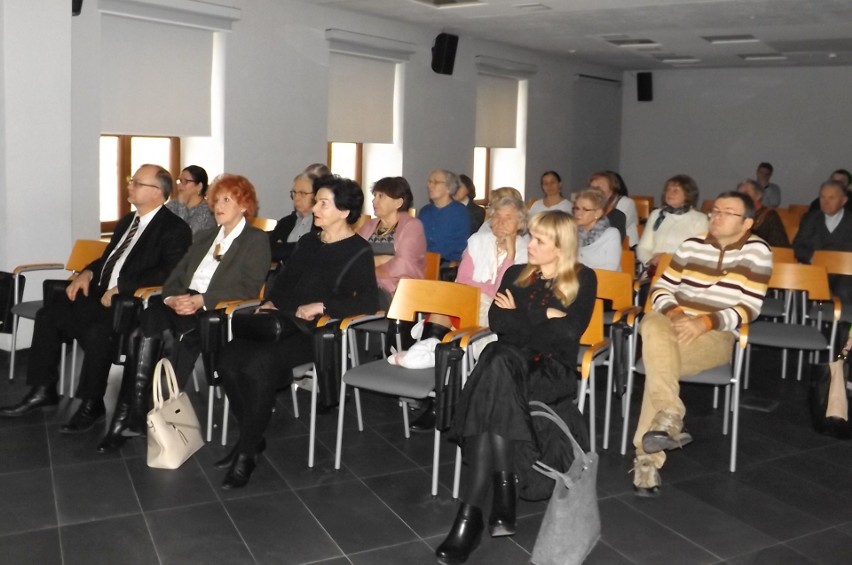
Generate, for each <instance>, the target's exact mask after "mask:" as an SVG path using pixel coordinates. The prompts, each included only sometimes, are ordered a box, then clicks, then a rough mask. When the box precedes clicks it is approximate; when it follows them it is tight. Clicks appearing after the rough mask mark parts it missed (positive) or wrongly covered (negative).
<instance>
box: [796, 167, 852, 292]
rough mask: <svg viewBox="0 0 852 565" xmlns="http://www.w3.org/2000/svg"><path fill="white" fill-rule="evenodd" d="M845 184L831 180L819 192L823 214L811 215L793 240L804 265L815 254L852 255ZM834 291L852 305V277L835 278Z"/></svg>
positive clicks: (850, 216)
mask: <svg viewBox="0 0 852 565" xmlns="http://www.w3.org/2000/svg"><path fill="white" fill-rule="evenodd" d="M847 202H848V197H847V195H846V190H845V189H844V187H843V183H842V182H840V181H836V180H827V181H825V182H824V183H822V186H820V189H819V210H812V211H810V212H808V213H807V214H806V215H805V217H804V218H802V223H801V224H800V225H799V231H798V232H797V233H796V237H795V238H794V239H793V252H794V253H795V254H796V260H797V261H799V262H800V263H810V262H811V258H813V255H814V251H817V250H827V251H852V210H850V209H849V208H848V207H846V204H847ZM829 283H830V284H831V291H832V292H833V293H834V294H836V295H837V296H839V297H840V300H841V301H843V302H844V303H852V277H850V276H848V275H831V276H830V277H829Z"/></svg>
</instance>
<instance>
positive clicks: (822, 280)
mask: <svg viewBox="0 0 852 565" xmlns="http://www.w3.org/2000/svg"><path fill="white" fill-rule="evenodd" d="M769 288H775V289H778V290H798V291H803V292H806V293H807V294H808V299H810V300H831V291H830V290H829V288H828V272H827V271H826V270H825V267H823V266H822V265H802V264H800V263H776V264H774V265H773V266H772V276H771V277H769Z"/></svg>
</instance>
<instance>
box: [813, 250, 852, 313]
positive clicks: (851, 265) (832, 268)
mask: <svg viewBox="0 0 852 565" xmlns="http://www.w3.org/2000/svg"><path fill="white" fill-rule="evenodd" d="M811 265H820V266H822V267H825V270H826V272H827V273H828V274H829V275H845V276H852V251H815V252H814V256H813V257H811ZM832 308H833V304H832V303H829V302H825V303H823V304H822V308H821V310H822V317H823V319H828V318H829V316H830V315H831V309H832ZM810 316H811V317H812V318H817V317H819V312H818V311H816V309H814V310H811V312H810ZM840 321H842V322H852V305H849V304H846V305H844V304H841V311H840Z"/></svg>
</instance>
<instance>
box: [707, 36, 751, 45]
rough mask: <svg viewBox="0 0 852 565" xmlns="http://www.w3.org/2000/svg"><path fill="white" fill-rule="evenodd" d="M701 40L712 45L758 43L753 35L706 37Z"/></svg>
mask: <svg viewBox="0 0 852 565" xmlns="http://www.w3.org/2000/svg"><path fill="white" fill-rule="evenodd" d="M701 39H703V40H704V41H707V42H709V43H712V44H713V45H734V44H738V43H760V40H759V39H758V38H756V37H755V36H753V35H707V36H702V37H701Z"/></svg>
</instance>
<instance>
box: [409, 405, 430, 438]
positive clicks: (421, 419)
mask: <svg viewBox="0 0 852 565" xmlns="http://www.w3.org/2000/svg"><path fill="white" fill-rule="evenodd" d="M425 404H426V408H425V409H424V410H423V412H421V414H420V415H419V416H418V417H417V419H416V420H414V421H413V422H411V423H410V424H409V425H408V429H409V430H411V431H412V432H417V433H423V434H426V433H431V432H434V431H435V402H434V401H433V400H432V399H431V398H428V399H426V403H425Z"/></svg>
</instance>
